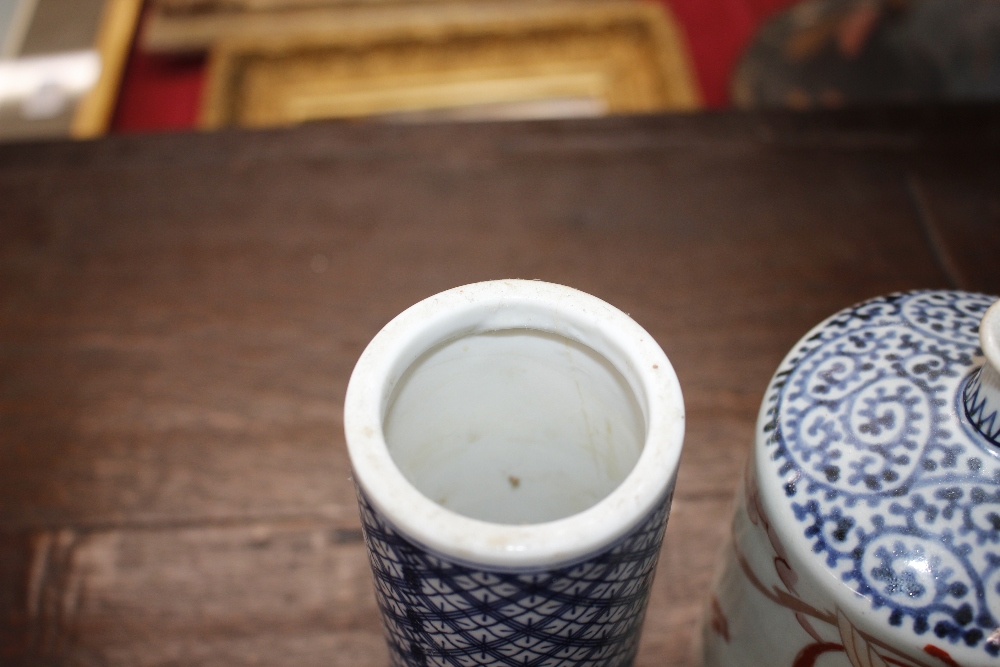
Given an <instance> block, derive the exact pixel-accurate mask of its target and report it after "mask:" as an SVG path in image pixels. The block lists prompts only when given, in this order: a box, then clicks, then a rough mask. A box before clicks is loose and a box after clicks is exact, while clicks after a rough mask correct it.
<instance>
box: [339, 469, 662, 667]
mask: <svg viewBox="0 0 1000 667" xmlns="http://www.w3.org/2000/svg"><path fill="white" fill-rule="evenodd" d="M671 494H672V490H671V492H670V493H668V495H667V496H666V497H665V498H664V499H663V501H662V502H660V503H659V504H658V506H657V507H656V509H655V510H654V511H653V512H651V513H650V515H649V516H648V517H647V518H646V519H645V520H643V521H642V522H641V523H640V525H638V526H636V527H635V528H633V529H632V530H631V531H630V532H629V533H628V534H626V535H625V536H624V537H622V538H620V539H619V540H618V541H616V542H615V543H614V544H612V545H610V546H609V547H607V548H606V549H605V550H604V551H602V552H601V553H599V554H595V555H591V556H588V557H587V558H586V560H584V561H582V562H576V563H570V564H566V565H563V566H558V567H556V568H552V569H546V570H542V571H535V572H527V573H526V572H504V571H487V570H482V569H478V568H476V567H472V566H469V565H466V564H463V563H457V562H455V561H453V560H450V559H448V558H445V557H443V556H441V555H438V554H435V553H433V552H431V551H429V550H428V549H426V548H425V547H423V546H420V545H418V544H415V543H414V542H412V541H411V540H409V539H407V538H406V537H404V536H403V535H401V534H400V533H399V532H398V531H397V530H395V529H394V528H393V527H391V526H390V525H388V523H387V522H386V521H385V520H384V519H383V518H382V517H381V516H379V515H378V513H377V512H376V511H375V510H374V508H373V507H372V506H371V504H370V503H369V501H368V499H367V498H366V497H365V494H364V492H363V491H362V490H361V489H360V488H359V489H358V500H359V502H358V504H359V507H360V510H361V520H362V525H363V527H364V534H365V541H366V543H367V546H368V553H369V557H370V560H371V566H372V572H373V574H374V579H375V593H376V597H377V599H378V604H379V607H380V609H381V611H382V617H383V619H384V622H385V626H386V634H387V639H388V642H389V646H390V650H391V653H392V657H393V661H394V664H395V665H397V667H427V666H431V667H445V666H448V667H452V666H454V667H472V666H473V665H497V666H510V667H515V666H516V667H543V666H544V667H584V666H588V667H589V666H594V667H597V666H601V667H626V666H627V665H630V664H631V663H632V661H633V660H634V658H635V653H636V650H637V648H638V643H639V634H640V630H641V626H642V620H643V616H644V614H645V609H646V602H647V600H648V598H649V590H650V587H651V585H652V581H653V574H654V571H655V569H656V562H657V557H658V555H659V551H660V545H661V543H662V541H663V534H664V531H665V529H666V519H667V514H668V512H669V509H670V498H671Z"/></svg>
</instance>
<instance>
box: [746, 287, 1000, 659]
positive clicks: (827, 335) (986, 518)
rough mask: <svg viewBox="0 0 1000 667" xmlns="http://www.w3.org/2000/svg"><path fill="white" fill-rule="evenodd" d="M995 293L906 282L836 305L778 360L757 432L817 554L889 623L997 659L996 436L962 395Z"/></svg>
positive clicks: (966, 393)
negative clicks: (847, 305) (908, 288)
mask: <svg viewBox="0 0 1000 667" xmlns="http://www.w3.org/2000/svg"><path fill="white" fill-rule="evenodd" d="M995 300H996V297H990V296H986V295H980V294H969V293H965V292H940V291H933V292H913V293H907V294H897V295H892V296H889V297H883V298H878V299H874V300H872V301H868V302H865V303H863V304H860V305H858V306H855V307H853V308H851V309H848V310H845V311H842V312H841V313H838V314H837V315H835V316H833V317H832V318H830V319H828V320H827V321H826V322H824V323H823V324H821V325H820V326H819V327H817V328H816V329H815V330H814V331H813V332H812V335H810V336H807V338H806V339H804V341H803V342H802V343H801V344H800V345H799V347H797V348H796V349H795V350H793V352H792V353H791V354H790V355H789V357H788V358H787V359H786V360H785V362H784V363H783V364H782V366H781V368H779V369H778V373H777V374H776V375H775V378H774V380H773V381H772V384H771V386H770V388H769V390H768V395H767V399H766V403H765V405H766V410H767V413H766V415H767V419H766V424H765V426H764V430H765V431H766V432H767V438H768V439H767V447H768V448H769V449H770V450H771V453H770V462H771V463H770V464H771V466H772V472H773V473H774V474H776V475H778V476H779V478H780V480H781V483H782V484H783V488H784V491H785V494H786V496H787V498H788V500H789V503H790V507H791V509H792V511H793V512H794V516H795V519H796V520H797V521H798V522H799V523H800V525H801V533H800V538H801V539H803V540H805V541H806V542H807V543H808V544H809V546H810V547H811V550H812V552H813V553H814V554H815V557H816V558H818V559H822V561H823V563H824V565H825V567H827V568H829V569H831V570H832V571H834V572H835V574H836V575H837V576H838V577H839V578H840V579H841V580H842V581H843V582H845V583H846V584H847V585H848V586H850V587H851V588H853V589H854V590H855V591H856V592H857V593H860V594H861V595H863V596H865V597H866V598H868V599H869V600H870V602H871V607H872V609H874V610H876V613H877V614H880V615H882V617H884V619H885V621H886V622H887V623H888V624H890V625H893V626H908V627H911V628H912V631H913V632H914V633H916V634H917V635H925V634H926V635H927V636H928V637H930V636H936V637H938V638H939V639H941V640H945V641H946V642H950V643H953V644H958V643H961V644H964V645H966V646H969V647H977V646H978V647H981V649H982V650H983V651H985V652H986V654H988V655H990V656H994V657H998V656H1000V632H998V625H1000V624H998V618H1000V447H998V443H997V440H996V438H995V437H994V438H992V439H991V438H990V437H989V434H990V430H989V429H988V428H987V429H986V435H984V433H983V432H981V430H982V428H983V425H982V423H981V422H983V421H984V420H986V419H988V417H989V416H988V415H982V414H980V413H981V412H982V411H981V410H980V411H979V412H976V407H977V404H976V403H974V397H975V395H976V392H975V383H976V382H977V381H978V373H979V368H980V366H981V365H982V358H981V355H982V352H981V350H980V349H979V339H978V326H979V322H980V319H981V318H982V316H983V313H984V312H985V311H986V310H987V308H988V307H989V306H990V305H991V304H992V303H993V302H994V301H995ZM970 397H972V398H971V399H970ZM970 400H972V401H973V402H970ZM970 405H971V406H972V408H971V411H970V408H969V406H970ZM977 419H978V420H979V421H978V422H977V421H976V420H977ZM998 663H1000V660H998Z"/></svg>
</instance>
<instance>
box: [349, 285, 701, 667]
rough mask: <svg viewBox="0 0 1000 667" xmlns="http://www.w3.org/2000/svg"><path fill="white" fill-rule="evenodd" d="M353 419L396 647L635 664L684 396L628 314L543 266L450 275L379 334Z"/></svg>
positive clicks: (407, 651) (455, 658)
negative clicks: (553, 278) (484, 279)
mask: <svg viewBox="0 0 1000 667" xmlns="http://www.w3.org/2000/svg"><path fill="white" fill-rule="evenodd" d="M344 428H345V433H346V436H347V444H348V451H349V454H350V457H351V463H352V467H353V469H354V479H355V484H356V487H357V491H358V500H359V506H360V509H361V517H362V525H363V528H364V533H365V540H366V544H367V546H368V553H369V558H370V561H371V566H372V571H373V574H374V579H375V588H376V595H377V598H378V601H379V606H380V610H381V612H382V616H383V621H384V624H385V628H386V635H387V639H388V642H389V646H390V649H391V654H392V657H393V661H394V663H395V664H396V665H400V666H403V665H406V666H408V667H423V666H424V665H442V666H443V665H512V666H513V665H520V666H524V665H539V666H540V665H546V666H564V667H577V666H580V667H582V666H584V665H586V666H590V665H593V666H595V667H596V666H598V665H601V666H605V665H607V666H615V667H617V666H619V665H621V666H625V665H629V664H631V662H632V660H633V658H634V656H635V651H636V647H637V645H638V640H639V632H640V629H641V625H642V619H643V615H644V612H645V608H646V603H647V600H648V597H649V588H650V585H651V582H652V577H653V572H654V570H655V566H656V560H657V554H658V553H659V549H660V545H661V543H662V540H663V533H664V530H665V527H666V518H667V514H668V512H669V507H670V498H671V495H672V492H673V486H674V479H675V477H676V470H677V463H678V460H679V457H680V448H681V443H682V440H683V432H684V409H683V401H682V398H681V393H680V387H679V385H678V383H677V378H676V376H675V375H674V372H673V369H672V367H671V366H670V363H669V361H667V358H666V356H665V355H664V354H663V351H662V350H660V348H659V346H658V345H657V344H656V343H655V342H654V341H653V339H652V338H651V337H650V336H649V334H648V333H646V332H645V331H644V330H643V329H642V328H641V327H639V325H637V324H636V323H635V322H634V321H632V320H631V319H630V318H629V317H628V316H627V315H625V314H624V313H622V312H621V311H619V310H617V309H615V308H613V307H612V306H610V305H608V304H606V303H604V302H603V301H601V300H599V299H597V298H595V297H592V296H590V295H587V294H584V293H582V292H578V291H576V290H573V289H570V288H568V287H563V286H561V285H551V284H548V283H543V282H538V281H520V280H510V281H495V282H488V283H478V284H475V285H466V286H464V287H460V288H455V289H453V290H449V291H447V292H443V293H441V294H438V295H436V296H434V297H431V298H429V299H426V300H425V301H422V302H420V303H418V304H416V305H415V306H413V307H411V308H409V309H408V310H406V311H405V312H403V313H402V314H401V315H399V316H398V317H397V318H395V319H394V320H393V321H392V322H390V323H389V324H388V325H387V326H386V327H385V328H384V329H383V330H382V331H381V332H380V333H379V334H378V336H376V337H375V339H373V340H372V342H371V344H370V345H369V346H368V348H367V349H366V350H365V352H364V353H363V354H362V356H361V358H360V360H359V361H358V364H357V366H356V367H355V371H354V373H353V374H352V376H351V381H350V384H349V386H348V391H347V398H346V402H345V411H344Z"/></svg>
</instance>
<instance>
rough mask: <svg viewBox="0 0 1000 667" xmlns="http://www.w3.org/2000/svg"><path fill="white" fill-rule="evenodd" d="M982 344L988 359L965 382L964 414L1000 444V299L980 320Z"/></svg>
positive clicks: (985, 434) (993, 441)
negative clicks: (966, 382) (967, 381)
mask: <svg viewBox="0 0 1000 667" xmlns="http://www.w3.org/2000/svg"><path fill="white" fill-rule="evenodd" d="M979 345H980V347H981V348H982V349H983V354H984V355H985V357H986V363H984V364H983V367H982V368H981V369H979V371H978V372H977V373H976V374H975V375H974V376H973V377H972V379H971V380H970V381H969V383H968V384H967V385H966V386H965V392H964V394H963V396H962V398H963V401H964V403H965V415H966V417H968V419H969V422H970V423H971V424H972V425H973V426H974V427H975V428H976V430H977V431H979V433H980V434H982V435H983V437H985V438H986V439H987V440H989V441H990V442H991V443H992V444H994V445H996V446H997V447H1000V301H998V302H996V303H994V304H993V305H992V306H991V307H990V308H989V310H987V311H986V314H985V315H984V316H983V320H982V322H981V323H980V324H979Z"/></svg>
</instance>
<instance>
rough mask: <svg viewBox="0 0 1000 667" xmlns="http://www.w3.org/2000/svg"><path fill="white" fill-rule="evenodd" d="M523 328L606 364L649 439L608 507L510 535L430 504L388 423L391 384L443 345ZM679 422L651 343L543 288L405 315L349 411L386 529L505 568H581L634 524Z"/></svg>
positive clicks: (498, 288) (670, 457) (668, 459)
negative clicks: (394, 449)
mask: <svg viewBox="0 0 1000 667" xmlns="http://www.w3.org/2000/svg"><path fill="white" fill-rule="evenodd" d="M518 329H528V330H537V331H542V332H547V333H552V334H556V335H559V336H563V337H565V338H569V339H571V340H574V341H576V342H578V343H580V344H582V345H585V346H587V347H589V348H590V349H592V350H593V351H594V352H596V353H597V354H599V355H601V356H603V357H604V358H605V359H606V360H607V361H608V362H609V363H610V364H611V365H612V366H614V367H615V368H616V369H617V370H618V371H619V372H620V373H621V374H622V376H624V378H625V379H626V381H627V382H628V385H629V387H630V388H631V389H632V392H633V393H634V395H635V399H636V402H637V403H638V405H639V407H640V410H641V411H642V414H643V417H644V422H645V437H644V441H643V448H642V451H641V453H640V455H639V459H638V461H637V462H636V464H635V466H634V467H633V468H632V470H631V471H630V472H629V473H628V474H627V475H626V476H625V478H624V480H623V481H622V482H621V483H620V484H619V485H618V486H617V487H616V488H615V489H614V490H613V491H612V492H611V493H610V494H608V495H607V496H605V497H604V498H603V499H601V500H599V501H598V502H597V503H595V504H594V505H592V506H590V507H589V508H587V509H585V510H583V511H580V512H578V513H576V514H572V515H570V516H567V517H564V518H560V519H556V520H553V521H547V522H543V523H532V524H516V525H514V524H500V523H490V522H487V521H482V520H479V519H473V518H470V517H467V516H464V515H462V514H459V513H457V512H455V511H453V510H450V509H448V508H446V507H444V506H442V505H439V504H438V503H436V502H434V501H433V500H431V499H430V498H428V497H426V496H425V495H423V494H422V493H421V492H420V491H419V490H417V488H416V487H415V486H414V485H413V484H412V483H411V482H410V481H409V480H408V479H407V478H406V477H405V476H404V474H403V473H402V471H400V469H399V468H398V466H397V465H396V463H395V461H394V460H393V458H392V455H391V453H390V450H389V447H388V445H387V443H386V439H385V435H384V432H383V424H384V419H385V415H386V410H387V407H388V404H389V401H390V400H391V397H392V394H393V390H394V388H395V385H396V382H397V381H398V380H399V378H400V377H401V376H402V374H403V372H405V371H406V369H407V368H408V367H409V366H410V365H411V364H413V363H414V362H415V361H416V360H417V359H418V358H419V357H420V356H421V355H422V354H423V353H425V352H427V351H428V350H430V349H432V348H433V347H435V346H436V345H439V344H441V343H443V342H446V341H448V340H453V339H456V338H460V337H464V336H471V335H476V334H481V333H489V332H496V331H505V330H518ZM684 422H685V416H684V403H683V397H682V395H681V389H680V384H679V382H678V380H677V376H676V374H675V372H674V369H673V367H672V365H671V364H670V361H669V360H668V359H667V357H666V355H665V354H664V352H663V350H662V349H660V346H659V345H658V344H657V343H656V341H655V340H654V339H653V337H652V336H650V335H649V334H648V333H647V332H646V331H645V330H644V329H643V328H642V327H641V326H639V325H638V324H637V323H636V322H635V321H634V320H632V318H630V317H629V316H628V315H626V314H625V313H623V312H622V311H620V310H619V309H617V308H615V307H613V306H611V305H610V304H608V303H606V302H604V301H602V300H601V299H598V298H597V297H594V296H591V295H589V294H586V293H584V292H581V291H579V290H576V289H573V288H570V287H566V286H563V285H556V284H553V283H546V282H542V281H537V280H496V281H488V282H481V283H474V284H471V285H464V286H461V287H456V288H453V289H450V290H447V291H445V292H442V293H440V294H437V295H435V296H432V297H429V298H427V299H424V300H423V301H420V302H419V303H417V304H415V305H413V306H411V307H410V308H408V309H406V310H405V311H403V312H402V313H400V314H399V315H398V316H396V317H395V318H394V319H393V320H392V321H391V322H389V324H387V325H386V326H385V327H384V328H383V329H382V330H381V331H380V332H379V333H378V334H377V335H376V336H375V338H374V339H372V341H371V343H369V345H368V347H367V348H366V349H365V351H364V352H363V353H362V355H361V357H360V358H359V360H358V363H357V365H356V366H355V368H354V371H353V373H352V374H351V379H350V382H349V384H348V388H347V395H346V399H345V405H344V430H345V435H346V439H347V449H348V454H349V456H350V460H351V465H352V468H353V472H354V480H355V483H356V484H358V485H359V486H360V487H361V489H362V490H363V491H364V493H365V495H366V497H367V498H368V500H369V501H370V503H371V504H372V505H373V506H374V508H375V509H376V510H378V511H379V512H380V513H381V514H382V515H383V517H384V519H386V520H387V521H388V522H389V523H390V524H391V525H392V526H393V527H394V528H395V529H396V530H398V531H399V532H401V533H403V534H404V535H406V536H407V537H409V538H410V539H412V540H414V541H416V542H418V543H419V544H421V545H422V546H424V547H426V548H429V549H430V550H432V551H435V552H437V553H439V554H441V555H443V556H446V557H448V558H450V559H453V560H456V561H460V562H465V563H471V564H475V565H480V566H487V567H492V568H498V569H507V568H509V569H530V568H540V567H549V566H553V565H558V564H561V563H569V562H572V561H575V560H579V559H580V558H583V557H586V556H587V555H592V554H594V553H596V552H599V551H601V550H603V549H605V548H606V547H608V546H610V545H611V544H612V543H614V542H615V541H616V540H617V539H619V538H620V537H622V536H623V535H625V534H626V533H627V532H628V531H629V530H630V529H632V528H633V527H635V526H636V525H638V524H639V523H640V522H641V521H642V520H643V519H644V518H646V516H647V515H648V514H649V513H650V512H652V511H654V510H655V508H656V507H658V504H659V503H660V502H662V501H663V499H664V496H665V494H667V493H669V492H670V491H671V490H672V485H673V482H674V479H675V477H676V472H677V466H678V464H679V460H680V453H681V446H682V443H683V438H684Z"/></svg>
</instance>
